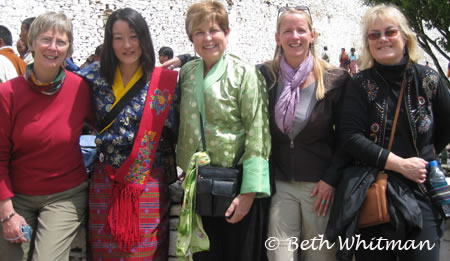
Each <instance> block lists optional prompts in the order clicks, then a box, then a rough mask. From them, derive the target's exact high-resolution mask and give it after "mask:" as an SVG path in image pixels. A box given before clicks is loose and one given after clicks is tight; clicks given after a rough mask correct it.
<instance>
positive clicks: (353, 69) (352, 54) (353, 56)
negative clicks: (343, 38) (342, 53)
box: [348, 47, 358, 76]
mask: <svg viewBox="0 0 450 261" xmlns="http://www.w3.org/2000/svg"><path fill="white" fill-rule="evenodd" d="M348 58H349V60H350V64H349V67H350V75H352V76H353V75H355V74H356V65H357V63H358V55H356V53H355V48H353V47H352V48H350V55H349V56H348Z"/></svg>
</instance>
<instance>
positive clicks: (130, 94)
mask: <svg viewBox="0 0 450 261" xmlns="http://www.w3.org/2000/svg"><path fill="white" fill-rule="evenodd" d="M145 79H146V77H144V76H142V77H141V78H140V79H139V80H138V81H137V82H136V83H135V84H134V85H133V86H131V88H130V90H128V92H127V93H126V94H125V95H124V96H123V97H122V98H121V99H120V100H119V101H118V102H117V103H116V105H115V106H114V107H113V108H112V110H111V111H109V112H108V114H106V116H105V117H104V118H103V119H102V121H101V122H100V131H103V130H104V129H105V128H106V127H107V126H108V125H109V124H110V123H111V122H112V121H113V120H114V119H115V118H116V117H117V115H119V112H121V111H122V109H123V108H124V107H125V104H127V103H128V102H129V101H130V100H131V99H132V98H133V97H134V96H136V94H137V93H138V92H139V90H140V89H142V87H144V86H145Z"/></svg>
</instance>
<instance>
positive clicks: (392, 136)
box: [388, 62, 409, 150]
mask: <svg viewBox="0 0 450 261" xmlns="http://www.w3.org/2000/svg"><path fill="white" fill-rule="evenodd" d="M408 68H409V62H408V65H407V66H406V69H405V72H404V75H403V81H402V87H401V89H400V94H399V95H398V101H397V108H396V109H395V115H394V122H393V123H392V131H391V137H389V145H388V150H391V148H392V143H393V142H394V135H395V129H396V128H397V120H398V115H399V112H400V105H401V103H402V99H403V93H404V92H405V88H406V71H407V70H408Z"/></svg>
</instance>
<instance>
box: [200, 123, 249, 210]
mask: <svg viewBox="0 0 450 261" xmlns="http://www.w3.org/2000/svg"><path fill="white" fill-rule="evenodd" d="M200 125H201V132H202V144H203V151H206V142H205V133H204V129H203V121H202V117H201V116H200ZM243 154H244V151H243V150H242V152H241V153H239V154H238V155H236V157H235V158H234V160H233V165H232V167H231V168H223V167H214V166H199V167H198V168H197V171H198V172H197V192H196V212H197V213H198V214H199V215H200V216H206V217H225V212H226V211H227V209H228V207H229V206H230V204H231V202H232V201H233V199H234V198H235V197H236V196H237V195H238V194H239V191H240V189H241V182H242V165H241V166H237V164H238V163H239V160H240V158H241V157H242V155H243Z"/></svg>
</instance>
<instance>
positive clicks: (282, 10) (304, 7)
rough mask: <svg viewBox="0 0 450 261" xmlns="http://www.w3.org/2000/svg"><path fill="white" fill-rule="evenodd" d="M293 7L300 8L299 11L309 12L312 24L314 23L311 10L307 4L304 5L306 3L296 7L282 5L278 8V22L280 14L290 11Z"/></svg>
mask: <svg viewBox="0 0 450 261" xmlns="http://www.w3.org/2000/svg"><path fill="white" fill-rule="evenodd" d="M292 8H294V9H295V10H298V11H303V12H307V13H308V15H309V18H310V19H311V24H312V16H311V12H310V11H309V8H308V7H307V6H304V5H299V6H296V7H289V6H285V7H280V9H278V15H277V23H278V19H279V18H280V14H282V13H283V12H286V11H289V10H291V9H292Z"/></svg>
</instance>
